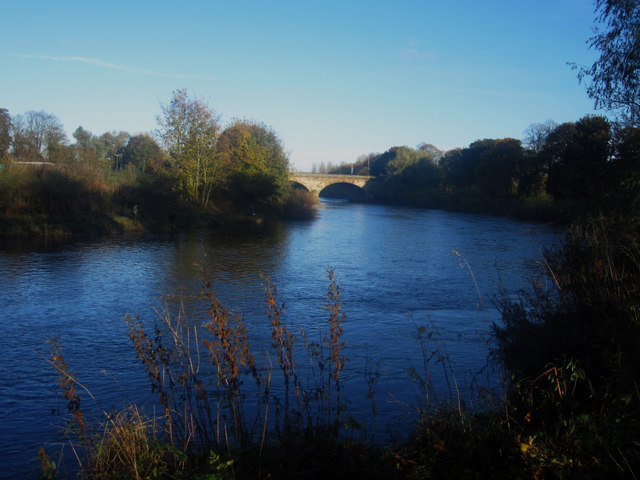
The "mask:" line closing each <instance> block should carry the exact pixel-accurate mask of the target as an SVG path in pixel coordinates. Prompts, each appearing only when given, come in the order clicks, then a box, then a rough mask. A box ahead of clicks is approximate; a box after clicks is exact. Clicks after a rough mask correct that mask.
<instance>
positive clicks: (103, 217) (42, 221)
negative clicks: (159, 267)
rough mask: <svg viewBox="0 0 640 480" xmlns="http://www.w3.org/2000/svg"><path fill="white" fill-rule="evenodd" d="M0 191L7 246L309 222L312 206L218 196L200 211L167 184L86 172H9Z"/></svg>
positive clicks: (291, 198)
mask: <svg viewBox="0 0 640 480" xmlns="http://www.w3.org/2000/svg"><path fill="white" fill-rule="evenodd" d="M0 187H2V188H0V212H2V215H1V216H0V237H4V238H11V237H16V238H28V237H32V238H47V239H58V240H60V239H68V238H96V237H102V236H110V235H118V234H122V233H126V232H154V233H158V232H173V231H181V230H188V229H198V228H209V227H215V226H222V225H231V224H242V223H246V224H259V223H261V222H263V221H265V220H268V219H275V218H278V219H290V218H291V219H300V218H312V217H313V215H314V209H313V205H314V200H313V198H311V196H310V195H309V196H305V195H303V194H302V193H301V192H298V191H292V192H289V193H288V194H286V195H284V196H282V197H278V198H273V199H271V200H270V201H268V202H254V203H251V204H249V203H247V202H233V201H231V200H230V199H228V198H225V197H224V196H217V197H214V198H212V199H211V201H210V202H208V203H207V204H206V205H202V204H198V203H194V202H192V201H188V200H185V199H184V198H183V197H182V196H180V195H179V194H178V193H177V192H176V191H175V189H174V188H173V187H172V184H171V183H170V181H169V180H168V179H167V178H166V177H161V176H155V177H153V176H148V175H147V176H137V175H132V174H131V172H119V173H113V172H109V171H105V170H104V169H102V168H100V167H99V166H89V165H86V164H85V165H76V166H74V168H71V167H70V166H68V165H67V166H64V165H59V166H47V167H32V166H18V165H14V166H13V167H12V168H11V170H10V171H0Z"/></svg>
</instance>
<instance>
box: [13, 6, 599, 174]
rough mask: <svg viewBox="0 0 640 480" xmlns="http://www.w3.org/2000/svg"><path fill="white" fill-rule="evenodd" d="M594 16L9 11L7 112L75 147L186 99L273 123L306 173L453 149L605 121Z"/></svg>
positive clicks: (588, 11) (399, 9)
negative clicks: (595, 70) (76, 139)
mask: <svg viewBox="0 0 640 480" xmlns="http://www.w3.org/2000/svg"><path fill="white" fill-rule="evenodd" d="M593 18H594V13H593V3H592V2H591V1H589V0H553V1H551V0H538V1H536V2H522V1H519V0H516V1H513V0H510V1H492V0H486V1H483V2H479V1H477V0H474V1H466V0H460V1H455V2H442V1H435V0H434V1H431V0H422V1H405V0H393V1H378V0H368V1H333V0H323V1H318V2H311V1H304V0H297V1H279V0H271V1H269V2H266V1H225V2H221V1H216V0H210V1H189V0H182V1H180V2H177V1H175V2H165V1H154V2H151V1H149V2H146V1H145V2H142V1H135V0H127V1H119V0H116V1H109V2H105V1H100V2H99V1H94V2H89V1H67V0H58V1H50V0H49V1H30V0H21V1H15V2H6V4H5V5H4V6H3V7H2V20H0V22H1V28H0V65H2V68H1V74H0V92H1V97H0V107H5V108H8V109H9V112H10V114H11V115H15V114H19V113H24V112H25V111H28V110H38V111H39V110H44V111H46V112H49V113H53V114H55V115H56V116H57V117H58V118H59V119H60V120H61V122H62V123H63V125H64V126H65V129H66V131H67V132H68V135H69V140H73V139H72V137H71V133H73V131H74V130H75V129H76V128H77V127H78V126H80V125H82V126H83V127H84V128H85V129H86V130H89V131H91V132H92V133H94V134H96V135H100V134H102V133H104V132H106V131H112V130H125V131H128V132H130V133H132V134H135V133H140V132H152V131H153V130H154V129H156V128H157V122H156V117H157V115H158V114H159V113H160V104H161V103H168V102H169V100H170V98H171V93H172V91H174V90H176V89H179V88H186V89H187V91H188V92H189V94H190V95H192V96H194V97H199V98H202V99H204V100H205V101H206V102H207V103H208V104H209V106H210V107H211V108H212V109H213V110H215V111H216V112H217V113H218V114H220V115H221V117H222V122H223V123H227V122H230V121H232V120H234V119H238V118H241V119H251V120H258V121H261V122H264V123H266V124H268V125H270V126H271V127H272V128H273V129H274V130H275V131H276V132H277V133H278V134H279V136H280V137H281V138H282V140H283V143H284V145H285V149H286V150H287V151H288V152H289V154H290V159H291V162H292V164H293V166H294V167H295V168H297V169H299V170H309V169H310V168H311V165H312V164H313V163H318V164H319V163H320V162H325V163H326V162H332V163H334V164H338V163H341V162H351V161H354V160H355V159H356V158H357V157H358V156H359V155H361V154H364V153H370V152H383V151H385V150H387V149H388V148H390V147H392V146H396V145H407V146H410V147H415V146H417V145H418V144H419V143H421V142H427V143H432V144H434V145H436V146H437V147H439V148H440V149H443V150H447V149H451V148H455V147H466V146H468V145H469V144H470V143H471V142H473V141H474V140H477V139H481V138H503V137H514V138H522V136H523V132H524V130H525V129H526V128H527V126H529V125H530V124H532V123H537V122H543V121H545V120H547V119H552V120H555V121H556V122H558V123H561V122H566V121H575V120H578V119H579V118H580V117H582V116H583V115H585V114H588V113H596V112H594V111H593V103H592V101H591V100H590V99H589V98H588V97H587V96H586V93H585V88H584V86H583V85H580V84H579V83H578V81H577V79H576V74H575V72H574V71H572V70H571V69H570V67H569V66H568V65H567V62H576V63H578V64H582V65H590V64H591V63H592V62H593V60H594V59H595V56H596V54H595V52H592V51H590V50H589V49H588V47H587V45H586V40H587V39H588V38H589V36H590V35H591V34H592V27H593ZM598 113H601V112H598Z"/></svg>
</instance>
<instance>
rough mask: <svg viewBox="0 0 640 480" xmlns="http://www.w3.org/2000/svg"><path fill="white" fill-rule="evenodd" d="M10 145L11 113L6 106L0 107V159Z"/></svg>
mask: <svg viewBox="0 0 640 480" xmlns="http://www.w3.org/2000/svg"><path fill="white" fill-rule="evenodd" d="M10 146H11V115H9V110H7V109H6V108H0V159H2V158H4V157H5V156H6V155H7V153H8V152H9V147H10Z"/></svg>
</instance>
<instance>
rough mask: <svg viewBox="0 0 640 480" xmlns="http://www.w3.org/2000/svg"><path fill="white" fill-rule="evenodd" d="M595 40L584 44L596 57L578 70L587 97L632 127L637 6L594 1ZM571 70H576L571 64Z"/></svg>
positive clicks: (639, 22)
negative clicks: (597, 25)
mask: <svg viewBox="0 0 640 480" xmlns="http://www.w3.org/2000/svg"><path fill="white" fill-rule="evenodd" d="M595 13H596V22H597V23H599V24H600V25H601V27H596V29H595V36H594V37H592V38H591V39H589V40H588V45H589V47H590V48H592V49H594V50H597V51H599V52H600V57H599V58H598V59H597V60H596V61H595V62H594V63H593V65H591V66H590V67H581V68H579V69H578V70H579V71H578V79H579V80H580V81H583V80H584V79H585V78H589V79H590V81H589V83H588V85H587V94H588V95H589V96H590V97H591V98H592V99H593V100H594V104H595V107H596V108H604V109H607V110H610V111H613V112H617V113H618V114H619V116H620V118H621V119H622V120H623V121H624V122H625V123H628V124H630V125H632V126H637V125H638V122H639V121H640V2H639V1H638V0H596V8H595ZM573 67H574V68H578V67H577V66H576V65H575V64H574V65H573Z"/></svg>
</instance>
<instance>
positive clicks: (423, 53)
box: [398, 38, 436, 60]
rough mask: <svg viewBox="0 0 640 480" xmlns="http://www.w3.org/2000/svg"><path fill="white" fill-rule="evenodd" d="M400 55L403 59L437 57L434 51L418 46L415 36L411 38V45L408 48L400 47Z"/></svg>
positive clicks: (429, 58) (431, 58)
mask: <svg viewBox="0 0 640 480" xmlns="http://www.w3.org/2000/svg"><path fill="white" fill-rule="evenodd" d="M398 56H399V57H400V58H401V59H402V60H424V59H427V60H433V59H434V58H436V54H435V53H434V52H432V51H430V50H422V49H420V48H418V42H417V41H416V40H415V39H413V38H411V39H410V40H409V45H408V46H407V47H406V48H401V49H400V51H399V52H398Z"/></svg>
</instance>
